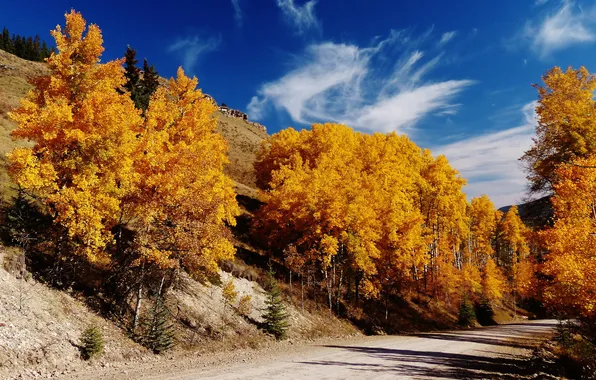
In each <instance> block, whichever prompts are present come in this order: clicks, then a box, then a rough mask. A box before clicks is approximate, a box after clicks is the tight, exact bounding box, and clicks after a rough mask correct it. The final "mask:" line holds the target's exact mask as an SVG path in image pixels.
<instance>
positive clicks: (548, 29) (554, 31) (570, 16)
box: [522, 0, 596, 58]
mask: <svg viewBox="0 0 596 380" xmlns="http://www.w3.org/2000/svg"><path fill="white" fill-rule="evenodd" d="M537 4H539V2H537ZM595 23H596V18H595V17H594V12H592V11H588V12H586V11H584V10H583V9H582V8H581V7H579V6H576V5H575V3H573V2H572V1H569V0H563V1H562V2H561V3H560V5H559V6H558V7H556V9H554V11H553V12H551V13H549V14H547V15H546V16H545V17H544V18H542V19H541V20H539V21H528V22H527V23H526V25H525V27H524V30H523V33H522V34H523V37H524V38H525V39H526V40H528V41H529V42H530V45H531V48H532V50H534V51H535V52H536V53H537V54H538V55H539V56H540V57H541V58H545V57H548V56H549V55H550V54H551V53H553V52H555V51H557V50H563V49H565V48H567V47H570V46H573V45H577V44H582V43H588V42H593V41H595V40H596V34H595V32H594V26H595Z"/></svg>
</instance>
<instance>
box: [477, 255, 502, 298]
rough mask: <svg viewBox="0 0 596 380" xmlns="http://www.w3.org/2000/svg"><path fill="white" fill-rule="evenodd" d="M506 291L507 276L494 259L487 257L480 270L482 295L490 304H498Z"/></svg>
mask: <svg viewBox="0 0 596 380" xmlns="http://www.w3.org/2000/svg"><path fill="white" fill-rule="evenodd" d="M507 291H508V288H507V278H506V277H505V275H504V274H503V272H502V271H501V268H499V267H498V266H497V264H496V263H495V260H493V258H488V259H487V261H486V264H485V265H484V270H483V272H482V295H483V296H484V297H485V299H486V300H488V302H489V303H490V304H498V303H499V302H500V301H501V300H502V299H503V297H504V296H505V294H506V292H507Z"/></svg>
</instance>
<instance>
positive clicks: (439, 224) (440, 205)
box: [420, 151, 469, 299]
mask: <svg viewBox="0 0 596 380" xmlns="http://www.w3.org/2000/svg"><path fill="white" fill-rule="evenodd" d="M424 160H425V162H426V164H425V166H424V167H423V169H422V178H423V181H422V183H421V185H420V209H421V212H422V214H423V215H424V217H425V220H424V228H425V235H426V236H427V239H428V240H427V241H428V244H429V250H428V263H427V270H426V271H425V282H428V281H427V279H426V273H427V272H430V280H431V286H432V287H433V289H432V290H433V293H434V294H435V295H438V294H437V292H441V293H442V294H443V295H444V296H445V298H446V299H448V298H453V296H454V295H455V293H456V292H457V288H456V287H453V286H452V284H451V283H452V282H453V281H454V280H455V278H454V276H455V274H456V272H455V271H453V270H451V268H449V267H451V266H452V267H456V268H458V269H461V268H462V266H463V264H464V258H463V256H462V254H461V245H462V243H463V242H464V241H465V240H466V237H467V236H468V224H469V221H468V215H467V214H466V210H467V201H466V196H465V194H464V193H463V191H462V188H463V186H464V185H465V184H466V181H465V180H464V179H463V178H461V176H460V175H459V173H458V172H457V170H455V169H453V168H452V167H451V165H449V162H448V161H447V159H446V158H445V157H444V156H439V157H437V158H433V157H432V155H431V154H430V152H429V151H426V152H425V157H424Z"/></svg>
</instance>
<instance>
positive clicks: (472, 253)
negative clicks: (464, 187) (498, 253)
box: [467, 195, 500, 268]
mask: <svg viewBox="0 0 596 380" xmlns="http://www.w3.org/2000/svg"><path fill="white" fill-rule="evenodd" d="M468 215H469V218H470V219H469V221H470V236H469V240H468V247H467V249H468V254H469V258H468V260H469V262H470V263H472V264H474V265H476V266H477V267H478V268H482V267H484V265H485V264H486V262H487V261H488V259H491V258H493V257H494V253H495V250H494V247H493V242H494V237H495V233H496V229H497V220H498V219H500V211H498V210H496V209H495V206H494V204H493V203H492V201H491V200H490V198H489V197H488V196H487V195H482V196H480V197H477V198H474V199H472V203H471V205H470V207H469V212H468Z"/></svg>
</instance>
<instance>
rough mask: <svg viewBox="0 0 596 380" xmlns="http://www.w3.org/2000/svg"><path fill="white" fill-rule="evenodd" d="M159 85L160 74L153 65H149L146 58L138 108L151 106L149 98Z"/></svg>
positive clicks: (144, 108)
mask: <svg viewBox="0 0 596 380" xmlns="http://www.w3.org/2000/svg"><path fill="white" fill-rule="evenodd" d="M158 87H159V74H158V73H157V71H155V67H153V65H151V66H149V63H148V62H147V60H146V59H145V60H144V62H143V79H141V89H142V93H141V96H140V99H139V106H138V108H140V109H142V110H146V109H147V107H149V100H150V99H151V95H153V93H154V92H155V91H156V90H157V88H158Z"/></svg>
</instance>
